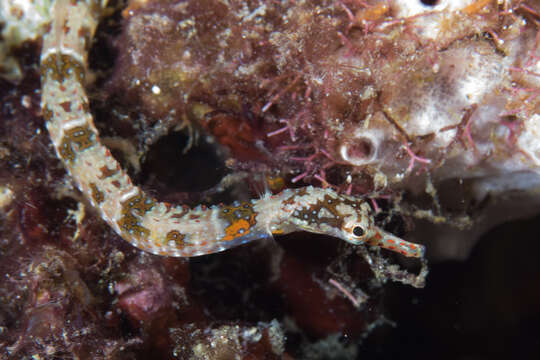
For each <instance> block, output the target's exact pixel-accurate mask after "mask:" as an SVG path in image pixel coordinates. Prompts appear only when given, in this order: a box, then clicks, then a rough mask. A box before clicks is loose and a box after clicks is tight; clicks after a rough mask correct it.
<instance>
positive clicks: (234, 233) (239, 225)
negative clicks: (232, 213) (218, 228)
mask: <svg viewBox="0 0 540 360" xmlns="http://www.w3.org/2000/svg"><path fill="white" fill-rule="evenodd" d="M251 226H252V225H251V224H250V223H249V222H248V221H247V220H245V219H238V220H236V221H234V222H233V223H232V224H231V225H229V226H227V227H226V228H225V234H226V235H225V236H224V237H223V239H222V240H225V241H230V240H234V239H236V238H237V237H240V236H244V235H246V234H249V232H250V229H251Z"/></svg>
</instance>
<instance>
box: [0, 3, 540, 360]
mask: <svg viewBox="0 0 540 360" xmlns="http://www.w3.org/2000/svg"><path fill="white" fill-rule="evenodd" d="M62 1H63V2H64V3H68V2H67V1H64V0H62ZM62 1H61V2H60V3H62ZM21 3H24V2H17V1H11V0H7V1H6V2H5V5H4V4H3V5H2V8H1V9H0V21H2V22H4V23H5V24H7V25H6V26H5V27H3V29H4V32H3V37H4V39H6V38H9V41H6V42H2V43H0V44H1V45H0V48H1V49H2V50H3V49H6V54H7V52H8V51H7V50H9V56H7V57H4V56H3V55H2V56H0V61H1V62H2V64H1V66H0V73H1V74H2V78H1V79H0V98H1V99H2V102H1V103H2V105H1V108H0V230H1V233H2V237H1V238H0V274H2V277H1V280H0V304H1V305H0V357H2V358H4V357H5V358H8V359H22V358H36V359H38V358H51V359H54V358H83V359H84V358H91V359H138V358H140V359H143V358H160V359H232V358H236V359H295V358H298V359H302V358H309V359H332V358H336V359H337V358H340V359H355V358H364V357H369V356H367V355H366V356H363V354H362V353H361V352H362V348H363V346H364V345H365V346H368V347H369V344H367V345H366V344H364V345H362V343H361V341H360V340H361V339H366V338H367V339H368V341H369V339H370V338H372V337H373V336H377V333H375V334H372V332H373V331H374V330H375V332H377V329H383V335H384V332H389V330H388V331H387V330H386V329H387V328H390V326H384V325H389V324H393V323H392V320H394V319H393V318H392V315H390V316H389V315H388V314H387V312H386V310H385V309H386V307H387V306H388V304H392V303H396V304H398V305H396V307H397V308H402V309H410V306H411V305H410V304H414V306H418V307H417V308H415V307H413V309H414V310H412V311H410V314H407V315H406V316H404V317H402V318H406V319H411V317H412V315H411V314H413V313H414V318H413V319H412V320H410V321H409V322H408V323H407V324H403V323H400V322H397V324H396V325H397V328H398V329H399V328H400V327H401V326H404V325H408V324H412V323H414V324H418V323H421V322H422V321H425V322H427V321H428V320H426V319H425V318H426V317H430V316H431V314H428V315H425V314H422V310H421V309H420V306H425V305H417V304H418V303H420V304H422V301H427V300H422V299H423V298H422V292H421V291H419V290H416V289H413V288H412V287H403V288H405V290H403V291H402V292H399V295H396V293H398V291H400V290H396V285H393V284H390V285H389V286H386V285H385V284H386V283H387V282H388V280H393V281H398V282H401V283H404V284H408V285H413V286H416V287H422V286H424V284H425V282H424V280H425V276H426V270H425V267H424V265H425V264H424V263H423V262H420V263H419V261H418V260H417V259H412V261H409V260H411V259H408V258H405V257H403V256H402V255H399V254H397V253H395V252H388V251H386V250H384V249H381V247H367V248H364V247H354V246H351V245H350V244H346V243H340V242H337V241H336V239H335V238H332V237H329V236H325V235H313V234H310V233H307V232H299V233H295V234H292V235H286V236H279V235H278V233H279V231H275V234H276V239H275V240H276V241H274V240H273V239H260V240H259V241H255V242H252V243H251V244H247V245H245V246H242V247H238V248H235V249H231V250H229V251H227V252H223V253H220V254H211V255H208V256H204V257H197V258H192V259H189V260H188V259H178V258H166V257H160V256H155V255H151V254H147V253H144V252H141V251H139V250H137V249H135V248H134V247H132V246H130V245H129V244H128V243H126V242H124V241H123V240H122V239H121V238H120V237H119V236H118V235H117V234H116V233H115V231H113V229H111V228H110V227H109V226H108V225H107V224H106V223H105V222H103V221H102V220H101V219H100V216H99V214H98V211H96V210H95V208H94V207H93V206H92V204H91V203H96V202H99V200H100V199H101V198H100V196H101V195H100V194H99V191H96V189H94V192H93V193H92V195H91V196H87V195H86V193H85V192H82V193H81V192H80V191H79V190H77V189H76V187H75V186H74V182H73V179H72V178H71V177H70V175H69V173H67V172H66V171H65V170H64V167H63V166H62V164H61V162H60V161H59V160H58V159H57V157H56V154H55V151H54V148H53V146H52V145H51V140H50V139H49V136H48V134H47V128H46V121H45V120H44V118H43V117H45V118H46V119H50V118H51V114H49V113H47V111H46V110H47V109H46V108H45V109H43V110H42V109H40V101H41V95H42V94H41V93H40V92H39V90H38V89H39V88H40V84H39V75H40V74H39V70H38V68H39V59H38V57H39V52H40V50H39V49H40V46H41V45H42V42H41V40H40V39H39V38H37V40H36V35H35V34H34V33H32V34H33V35H32V36H28V37H26V38H23V39H22V40H17V41H19V42H17V41H16V40H13V39H14V35H13V34H17V33H21V32H20V31H19V32H18V30H17V27H19V28H21V27H25V26H28V28H29V29H30V28H31V29H35V28H39V29H41V33H43V32H48V31H49V30H50V29H48V28H47V23H48V21H47V20H46V19H45V20H44V19H43V17H40V18H39V20H35V23H34V24H33V25H32V26H30V25H28V21H32V19H33V18H34V15H32V14H34V11H35V10H36V8H38V9H37V10H40V9H42V8H45V7H43V6H42V2H41V1H36V2H31V3H32V4H37V5H31V6H30V5H29V7H25V6H22V5H21ZM79 3H81V4H83V3H85V4H93V3H94V2H92V1H81V2H79ZM120 3H121V2H120ZM120 3H118V2H114V4H110V5H109V7H108V8H107V9H106V10H105V11H103V12H102V13H103V14H102V15H103V17H102V19H101V20H100V23H99V27H98V28H97V31H96V35H95V41H94V43H93V44H92V46H91V49H90V50H89V56H88V60H89V64H90V65H89V70H88V71H87V72H86V75H87V76H86V80H85V82H86V84H85V85H86V87H87V93H88V94H89V103H87V104H85V107H84V108H81V109H82V111H90V112H91V113H92V114H93V115H94V117H95V125H96V127H97V129H98V130H99V132H100V134H101V138H100V141H101V142H102V143H103V144H104V146H106V147H107V148H108V149H110V153H109V154H108V156H110V157H114V158H116V159H117V160H119V162H120V164H121V168H122V169H126V170H127V173H129V175H130V176H131V178H132V179H133V181H134V182H135V183H137V184H139V185H140V187H141V189H144V190H145V194H150V195H151V196H152V200H153V198H154V197H155V198H156V199H159V200H165V201H168V202H170V203H176V204H178V203H182V204H187V205H191V206H196V205H202V206H201V207H200V208H199V209H206V207H205V206H204V205H208V207H209V208H210V206H211V204H217V203H220V202H221V201H224V202H229V201H230V200H239V201H241V203H242V204H244V203H245V204H249V202H248V201H249V199H250V198H255V199H257V198H258V195H260V194H262V193H265V194H268V196H270V194H269V193H270V192H274V193H279V192H280V191H282V190H283V189H286V188H291V189H293V188H297V187H299V186H304V185H312V186H315V188H317V187H319V188H321V189H322V190H321V191H322V192H324V191H326V192H327V193H328V194H334V191H335V193H341V194H345V195H346V196H352V197H362V198H365V200H366V201H365V205H366V206H367V204H368V203H369V206H367V208H369V211H370V213H371V214H372V220H373V221H374V223H375V224H376V226H377V227H378V228H380V229H384V230H385V231H387V232H388V233H390V232H391V233H393V234H395V235H399V236H404V238H407V239H410V240H411V241H414V242H417V243H419V244H423V245H425V246H426V248H427V254H428V256H430V257H431V258H432V259H440V258H456V257H459V258H466V257H467V255H468V253H469V250H470V248H471V247H472V244H474V240H475V239H476V238H477V237H478V236H479V235H480V234H481V233H482V232H484V231H485V230H486V229H488V228H489V227H490V226H492V225H493V224H494V223H497V222H501V221H503V220H506V218H507V217H508V215H509V213H512V214H513V213H516V214H518V213H521V214H523V213H525V214H534V213H535V211H537V209H538V207H539V203H540V201H538V197H537V196H535V195H534V191H535V189H536V188H538V186H540V181H538V178H539V177H538V169H539V166H540V141H538V139H539V136H540V117H539V115H538V114H539V113H540V111H539V110H540V102H539V96H538V95H539V94H540V90H539V89H540V87H539V82H540V64H539V60H540V50H539V48H538V46H539V45H540V32H539V28H540V6H539V5H538V2H537V1H532V0H530V1H529V0H527V1H520V0H514V1H510V0H501V1H495V0H493V1H491V0H459V1H450V0H438V1H422V0H418V1H413V0H411V1H398V0H388V1H384V0H365V1H359V0H341V1H339V0H316V1H307V0H306V1H293V0H284V1H262V0H250V1H240V0H231V1H226V2H225V1H217V0H202V1H181V0H178V1H164V0H150V1H146V0H135V1H129V2H128V3H127V4H123V3H122V4H120ZM69 4H70V5H69V6H73V7H75V6H77V5H76V4H77V2H73V1H71V2H69ZM38 13H39V14H41V16H45V17H47V16H49V20H50V19H51V18H56V19H57V18H59V17H62V16H64V15H65V14H60V12H55V11H53V12H51V13H49V14H47V11H41V10H40V11H38ZM6 14H10V15H9V16H7V15H6ZM87 20H88V19H86V20H84V21H87ZM23 21H25V22H23ZM21 24H23V25H21ZM96 24H97V23H96ZM66 33H69V29H66ZM78 36H79V37H81V38H85V39H89V38H90V36H89V35H88V34H85V33H84V31H81V32H80V33H79V34H78ZM45 46H47V45H45ZM54 51H56V50H51V53H53V54H56V53H54ZM58 51H59V53H60V52H61V51H60V50H58ZM2 52H3V51H2ZM13 61H16V64H15V65H14V63H13ZM49 65H50V67H54V64H49ZM73 69H77V67H76V66H73ZM82 91H84V89H83V90H82ZM61 106H62V107H66V108H68V107H69V104H66V103H64V104H61ZM181 132H183V133H182V134H187V135H185V136H184V135H181ZM216 168H218V170H216ZM201 169H202V170H201ZM68 170H70V171H72V169H70V168H69V167H68ZM105 170H106V171H105V172H107V171H111V172H112V171H113V170H114V169H108V168H107V169H105ZM210 172H211V174H212V175H211V176H210V175H208V173H210ZM72 173H73V171H72ZM75 175H77V174H76V171H75ZM75 178H76V176H75ZM92 189H93V188H92ZM310 189H313V188H310ZM97 190H99V189H97ZM286 191H293V190H286ZM294 191H300V192H301V191H302V190H299V189H296V190H294ZM516 191H521V193H519V194H517V195H516ZM512 196H513V197H512ZM259 197H260V196H259ZM493 198H499V199H501V201H505V200H506V201H508V202H507V203H505V204H507V205H508V204H510V205H509V206H507V207H506V208H507V209H508V211H507V213H505V212H504V211H503V212H502V211H501V210H500V207H501V206H504V205H501V203H492V202H491V199H493ZM516 199H518V200H519V201H516ZM139 205H140V206H142V205H141V204H140V203H136V204H135V205H133V206H134V207H137V206H139ZM531 205H534V206H531ZM367 208H366V209H367ZM137 209H138V208H137ZM514 210H515V211H514ZM130 219H131V218H130ZM238 224H239V223H238ZM238 224H237V225H238ZM467 226H469V227H470V226H472V230H471V231H470V232H469V233H468V234H467V235H464V233H463V232H462V229H463V228H466V227H467ZM247 228H249V226H248V227H247ZM240 229H241V228H240ZM277 230H279V229H277ZM177 235H178V234H177ZM467 236H468V237H469V238H467ZM464 239H469V240H471V241H470V242H468V243H467V244H464V243H465V242H466V240H464ZM175 240H178V241H179V242H181V241H180V240H181V239H180V238H179V237H178V236H177V237H176V238H175ZM386 245H387V246H385V247H386V248H387V249H388V248H390V247H389V246H392V245H391V244H386ZM406 245H407V246H409V243H403V244H401V245H400V246H401V248H402V250H403V249H404V247H405V246H406ZM410 246H415V245H413V244H410ZM417 246H418V247H417V248H416V249H423V247H422V245H417ZM456 249H457V250H456ZM460 249H461V250H460ZM417 252H418V251H416V250H413V249H410V250H409V249H407V251H406V252H405V253H406V254H409V255H411V254H417ZM513 253H515V251H514V252H513ZM516 257H517V255H516ZM516 262H517V261H516V260H513V261H512V263H513V264H514V266H513V268H517V267H518V266H517V264H515V263H516ZM398 264H399V265H398ZM421 266H422V267H421ZM420 267H421V268H420ZM404 269H407V270H404ZM437 269H439V271H440V268H437V264H436V265H435V274H434V275H433V278H434V279H439V282H437V283H436V285H435V286H436V288H441V287H444V288H445V292H443V293H444V294H445V298H444V300H445V301H451V299H453V298H452V294H451V293H450V291H451V290H450V287H452V286H455V284H453V283H452V282H446V281H445V279H444V278H443V279H442V280H441V278H440V272H439V273H438V272H437ZM469 270H470V272H471V273H474V269H473V268H471V269H469ZM499 271H501V272H502V270H499ZM503 273H504V272H503ZM467 276H469V274H467ZM501 277H502V276H501ZM516 278H517V276H516ZM430 281H431V279H428V281H427V284H428V288H427V289H426V290H425V291H430ZM470 281H472V280H470ZM478 281H480V280H478ZM447 284H450V285H448V288H449V289H446V287H447ZM472 286H474V284H473V285H472ZM398 289H402V288H398ZM431 289H433V286H432V287H431ZM462 291H463V293H464V294H465V295H464V296H468V295H469V293H468V292H466V291H465V290H462ZM478 291H479V290H478ZM531 291H532V290H531ZM478 297H480V296H478ZM441 298H442V296H441V295H439V296H437V297H433V298H432V300H433V299H435V300H434V301H433V303H434V304H438V303H439V302H440V301H442V300H441ZM527 298H529V297H527ZM530 298H534V299H535V298H536V297H534V296H531V297H530ZM419 299H420V300H419ZM449 299H450V300H449ZM452 301H453V300H452ZM508 301H509V300H508ZM455 302H456V303H457V301H455ZM509 303H510V304H513V303H512V302H511V301H509ZM433 306H435V305H433ZM509 307H510V306H509ZM394 308H395V307H394ZM422 309H423V308H422ZM403 311H407V310H403ZM445 316H448V315H445ZM437 317H438V315H437V316H434V318H437ZM464 317H465V316H464ZM471 319H472V317H471ZM473 320H474V319H473ZM473 320H470V322H471V323H472V322H474V321H473ZM441 323H444V324H446V323H448V324H452V326H454V323H457V322H456V320H455V319H447V320H445V321H441ZM437 326H438V325H433V326H432V327H430V328H429V329H428V330H429V333H430V334H434V333H436V331H433V329H436V328H438V327H437ZM475 326H476V325H475ZM441 327H442V325H441ZM411 334H412V332H411ZM368 335H371V336H368ZM379 335H380V334H379ZM409 335H410V334H409ZM411 336H412V335H411ZM430 336H434V335H430ZM383 338H384V339H383V340H380V338H378V337H376V338H375V339H379V340H375V341H380V342H381V343H383V344H385V346H383V347H382V348H384V349H385V350H381V346H380V344H379V345H375V346H374V348H376V350H372V351H374V353H375V354H377V356H378V355H380V354H381V352H384V353H385V354H388V355H387V356H391V354H392V351H393V350H392V349H394V348H396V349H397V348H399V349H402V348H403V344H402V343H401V342H397V343H395V342H394V343H391V345H392V346H390V345H387V342H386V341H389V340H387V338H385V337H384V336H383ZM471 338H473V337H471ZM400 341H401V340H400ZM441 341H442V340H441ZM372 345H373V344H372ZM398 345H399V346H398ZM425 347H428V346H425V344H424V346H423V345H422V344H421V343H418V344H417V343H415V346H414V349H412V348H413V347H411V349H410V351H411V354H412V353H416V352H417V351H420V350H421V349H423V348H425ZM400 351H401V350H400ZM437 351H440V350H437ZM368 355H371V354H368ZM467 355H470V354H467ZM411 356H412V355H411ZM432 357H433V356H432Z"/></svg>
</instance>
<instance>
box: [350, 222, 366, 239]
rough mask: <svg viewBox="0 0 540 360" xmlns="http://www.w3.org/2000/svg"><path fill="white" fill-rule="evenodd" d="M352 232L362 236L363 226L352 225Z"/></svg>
mask: <svg viewBox="0 0 540 360" xmlns="http://www.w3.org/2000/svg"><path fill="white" fill-rule="evenodd" d="M352 233H353V235H354V236H357V237H362V236H364V234H365V233H366V232H365V231H364V228H363V227H361V226H358V225H356V226H355V227H353V229H352Z"/></svg>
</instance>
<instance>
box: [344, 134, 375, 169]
mask: <svg viewBox="0 0 540 360" xmlns="http://www.w3.org/2000/svg"><path fill="white" fill-rule="evenodd" d="M375 150H376V149H375V145H374V144H373V141H372V140H371V139H369V138H367V137H359V138H356V139H353V140H351V141H347V142H346V143H345V144H343V145H342V146H341V157H342V158H343V160H345V161H347V162H349V163H351V164H353V165H363V164H366V163H368V162H371V161H372V160H373V158H374V155H375Z"/></svg>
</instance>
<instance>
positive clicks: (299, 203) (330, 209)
mask: <svg viewBox="0 0 540 360" xmlns="http://www.w3.org/2000/svg"><path fill="white" fill-rule="evenodd" d="M310 190H311V191H310V192H309V193H308V194H305V195H300V194H298V195H297V199H296V200H295V209H294V211H293V212H292V213H291V215H290V217H289V218H288V219H287V222H288V223H289V226H292V227H294V228H295V229H297V230H304V231H310V232H313V233H319V234H326V235H329V236H333V237H337V238H339V239H342V240H344V241H346V242H348V243H351V244H353V245H361V244H367V245H372V246H379V247H382V248H385V249H388V250H391V251H395V252H399V253H401V254H403V255H405V256H407V257H423V256H424V251H425V249H424V247H423V246H422V245H417V244H413V243H410V242H407V241H405V240H402V239H400V238H399V237H397V236H394V235H392V234H390V233H388V232H386V231H384V230H382V229H380V228H378V227H377V226H376V225H375V223H374V219H373V214H372V210H371V207H370V206H369V204H368V203H367V202H366V201H365V200H363V199H361V198H355V197H350V196H347V195H340V194H337V193H335V192H334V191H331V190H328V189H325V190H322V189H310Z"/></svg>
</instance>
